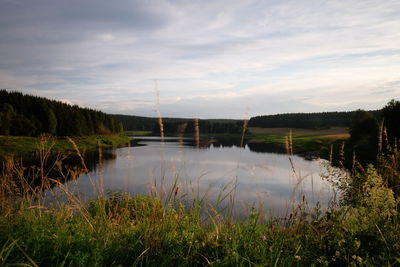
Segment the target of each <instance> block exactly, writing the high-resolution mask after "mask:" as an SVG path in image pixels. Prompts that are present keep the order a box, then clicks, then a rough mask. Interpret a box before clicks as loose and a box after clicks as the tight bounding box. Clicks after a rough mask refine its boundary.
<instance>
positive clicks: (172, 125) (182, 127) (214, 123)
mask: <svg viewBox="0 0 400 267" xmlns="http://www.w3.org/2000/svg"><path fill="white" fill-rule="evenodd" d="M114 117H115V118H116V119H117V120H118V121H119V122H121V123H122V124H123V126H124V130H125V131H151V132H152V133H153V134H156V135H158V134H160V126H159V122H158V118H151V117H140V116H132V115H120V114H117V115H114ZM162 121H163V129H164V133H165V134H170V135H175V134H192V133H194V132H195V127H194V124H195V122H194V121H195V119H189V118H168V117H167V118H162ZM242 126H243V121H241V120H230V119H208V120H203V119H199V130H200V133H201V134H219V133H228V134H240V133H241V131H242Z"/></svg>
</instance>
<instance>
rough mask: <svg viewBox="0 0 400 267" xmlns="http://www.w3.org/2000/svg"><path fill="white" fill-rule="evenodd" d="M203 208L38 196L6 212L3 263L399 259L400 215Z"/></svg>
mask: <svg viewBox="0 0 400 267" xmlns="http://www.w3.org/2000/svg"><path fill="white" fill-rule="evenodd" d="M200 211H201V207H200V206H195V205H193V206H189V207H188V206H187V207H184V206H183V204H179V203H170V204H167V205H162V204H161V201H160V199H157V198H152V197H148V196H136V197H128V196H127V195H124V194H116V195H113V196H112V197H111V198H109V199H104V198H99V199H96V200H94V201H92V202H90V203H88V204H86V205H80V204H78V205H72V204H70V205H66V206H65V205H64V206H61V207H58V208H52V209H49V208H41V207H40V206H38V205H35V206H33V205H32V204H31V203H30V202H29V201H26V202H22V203H19V205H18V206H17V207H15V209H14V210H13V211H12V212H9V213H7V211H6V210H3V211H2V213H1V215H0V245H1V246H2V248H1V250H0V264H1V265H6V264H22V263H23V264H29V265H31V266H137V265H145V266H153V265H160V266H188V265H193V266H205V265H212V266H242V265H246V266H256V265H257V266H259V265H264V266H328V265H329V266H331V265H333V266H395V265H396V264H400V250H399V247H400V239H398V232H399V230H400V225H399V217H398V216H397V215H394V214H390V213H388V214H385V215H384V216H383V217H382V216H380V214H378V213H377V211H375V213H372V214H371V213H367V212H365V210H363V209H356V208H332V209H331V210H330V211H329V213H328V214H322V213H321V212H320V211H319V210H314V211H313V212H312V215H311V216H309V215H307V212H308V210H307V209H306V208H305V205H304V206H302V205H300V206H298V207H295V208H294V210H293V212H292V213H291V214H289V215H288V216H287V217H286V218H281V219H280V218H272V219H271V218H265V217H263V216H261V215H260V213H258V212H257V211H256V210H253V211H251V213H250V215H249V216H248V218H247V219H246V220H245V221H242V222H235V221H233V220H231V219H230V218H226V217H224V216H222V215H220V214H218V212H213V213H210V214H209V215H208V216H207V217H206V218H204V216H201V215H200V214H201V212H200Z"/></svg>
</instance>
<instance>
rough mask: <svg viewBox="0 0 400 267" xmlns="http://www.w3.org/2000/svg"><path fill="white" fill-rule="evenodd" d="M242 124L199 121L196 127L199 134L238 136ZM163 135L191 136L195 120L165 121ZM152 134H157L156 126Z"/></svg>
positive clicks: (237, 122) (194, 129)
mask: <svg viewBox="0 0 400 267" xmlns="http://www.w3.org/2000/svg"><path fill="white" fill-rule="evenodd" d="M242 125H243V122H241V121H233V120H232V122H220V121H216V120H199V121H198V127H199V132H200V133H201V134H222V133H225V134H240V133H241V132H242ZM163 127H164V133H165V134H193V133H195V132H196V126H195V120H194V119H190V120H185V121H166V122H164V123H163ZM153 133H155V134H159V133H160V127H159V124H156V125H155V126H154V128H153Z"/></svg>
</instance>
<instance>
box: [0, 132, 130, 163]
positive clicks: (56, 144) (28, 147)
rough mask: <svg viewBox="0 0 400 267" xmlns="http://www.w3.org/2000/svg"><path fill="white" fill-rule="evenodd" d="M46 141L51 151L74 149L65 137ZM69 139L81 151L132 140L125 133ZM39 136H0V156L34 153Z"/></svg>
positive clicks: (51, 137) (50, 137)
mask: <svg viewBox="0 0 400 267" xmlns="http://www.w3.org/2000/svg"><path fill="white" fill-rule="evenodd" d="M46 138H47V140H46V142H47V143H48V145H49V146H51V149H50V150H51V151H52V152H54V153H56V152H66V151H73V150H75V148H74V145H73V144H72V143H71V142H70V141H69V140H68V138H67V137H53V136H48V137H46ZM70 138H71V140H73V142H74V143H75V144H76V146H77V148H78V149H79V150H81V151H94V150H96V149H97V148H98V147H99V146H101V147H103V148H112V147H118V146H120V145H123V144H126V143H128V142H130V141H131V140H132V137H129V136H125V135H117V134H115V135H90V136H73V137H70ZM38 144H39V137H28V136H0V158H5V157H9V156H12V157H24V156H29V155H32V154H34V153H36V152H37V151H38V149H39V146H38Z"/></svg>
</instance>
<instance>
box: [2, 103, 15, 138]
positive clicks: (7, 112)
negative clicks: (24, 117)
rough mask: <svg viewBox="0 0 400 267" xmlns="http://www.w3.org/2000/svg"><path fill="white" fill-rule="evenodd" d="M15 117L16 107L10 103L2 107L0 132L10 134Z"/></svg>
mask: <svg viewBox="0 0 400 267" xmlns="http://www.w3.org/2000/svg"><path fill="white" fill-rule="evenodd" d="M14 117H15V112H14V108H13V106H12V105H10V104H8V103H4V104H2V105H1V107H0V134H2V135H10V129H11V124H12V121H13V119H14Z"/></svg>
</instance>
